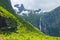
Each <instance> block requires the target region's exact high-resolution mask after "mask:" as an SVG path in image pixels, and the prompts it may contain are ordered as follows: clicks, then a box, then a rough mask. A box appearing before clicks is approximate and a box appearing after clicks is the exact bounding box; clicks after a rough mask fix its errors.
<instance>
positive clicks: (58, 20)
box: [41, 6, 60, 36]
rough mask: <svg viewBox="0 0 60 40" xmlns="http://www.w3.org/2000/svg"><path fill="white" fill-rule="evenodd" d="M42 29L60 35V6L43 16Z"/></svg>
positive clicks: (47, 32)
mask: <svg viewBox="0 0 60 40" xmlns="http://www.w3.org/2000/svg"><path fill="white" fill-rule="evenodd" d="M41 23H42V31H43V32H44V33H46V34H48V35H53V36H60V6H59V7H57V8H55V9H54V10H52V11H50V12H48V13H45V15H44V16H42V20H41Z"/></svg>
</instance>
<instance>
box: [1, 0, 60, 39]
mask: <svg viewBox="0 0 60 40" xmlns="http://www.w3.org/2000/svg"><path fill="white" fill-rule="evenodd" d="M2 2H3V1H2V0H0V4H2V5H3V6H2V5H0V23H1V21H2V20H1V17H2V18H3V19H4V20H5V19H6V20H7V21H4V20H3V21H4V22H3V21H2V22H3V24H2V25H0V39H1V40H2V39H3V40H60V37H51V36H47V35H45V34H43V33H42V32H40V31H39V30H38V29H37V28H36V27H35V26H33V25H32V24H30V23H29V22H27V21H25V20H24V19H22V18H20V17H19V16H18V15H16V14H13V13H14V12H11V11H10V10H11V9H12V8H11V9H9V8H5V7H4V6H6V5H5V4H4V3H7V1H6V2H4V3H2ZM8 6H9V5H8ZM9 7H11V6H9ZM8 9H9V10H8ZM6 22H8V24H9V25H8V26H7V25H6V24H7V23H6ZM4 23H6V24H4ZM1 26H2V27H1ZM15 26H16V27H15ZM12 28H13V30H15V29H14V28H16V30H15V31H13V30H12ZM11 30H12V32H11Z"/></svg>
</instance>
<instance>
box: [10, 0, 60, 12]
mask: <svg viewBox="0 0 60 40" xmlns="http://www.w3.org/2000/svg"><path fill="white" fill-rule="evenodd" d="M11 2H12V5H15V4H24V7H25V8H26V9H39V8H41V9H42V10H44V11H49V10H52V9H54V8H56V7H58V6H60V0H11Z"/></svg>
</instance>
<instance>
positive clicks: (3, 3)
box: [0, 0, 14, 13]
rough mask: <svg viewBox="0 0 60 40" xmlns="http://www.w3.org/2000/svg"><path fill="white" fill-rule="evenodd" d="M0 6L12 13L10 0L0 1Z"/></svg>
mask: <svg viewBox="0 0 60 40" xmlns="http://www.w3.org/2000/svg"><path fill="white" fill-rule="evenodd" d="M0 6H2V7H4V8H5V9H7V10H8V11H9V12H11V13H14V11H13V8H12V6H11V2H10V0H0Z"/></svg>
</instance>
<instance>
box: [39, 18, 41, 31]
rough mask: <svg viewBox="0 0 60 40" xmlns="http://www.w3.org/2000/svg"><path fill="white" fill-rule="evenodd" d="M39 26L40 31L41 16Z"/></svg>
mask: <svg viewBox="0 0 60 40" xmlns="http://www.w3.org/2000/svg"><path fill="white" fill-rule="evenodd" d="M39 28H40V31H41V18H40V23H39Z"/></svg>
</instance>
